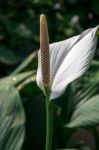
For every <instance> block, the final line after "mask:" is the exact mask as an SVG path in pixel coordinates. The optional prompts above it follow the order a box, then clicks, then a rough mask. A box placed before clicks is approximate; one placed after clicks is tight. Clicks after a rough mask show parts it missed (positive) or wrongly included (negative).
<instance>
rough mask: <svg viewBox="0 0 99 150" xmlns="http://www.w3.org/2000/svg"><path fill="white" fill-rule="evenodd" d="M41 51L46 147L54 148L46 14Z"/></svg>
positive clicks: (42, 30)
mask: <svg viewBox="0 0 99 150" xmlns="http://www.w3.org/2000/svg"><path fill="white" fill-rule="evenodd" d="M40 52H41V75H42V83H43V88H44V89H43V91H44V94H45V97H46V148H45V150H51V149H52V128H53V127H52V124H53V110H52V109H53V108H52V107H53V106H52V103H51V101H50V55H49V36H48V28H47V21H46V17H45V15H41V16H40Z"/></svg>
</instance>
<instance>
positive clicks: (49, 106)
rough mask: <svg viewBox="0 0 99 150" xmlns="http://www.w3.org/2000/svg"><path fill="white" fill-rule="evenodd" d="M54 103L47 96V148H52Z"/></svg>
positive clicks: (50, 149)
mask: <svg viewBox="0 0 99 150" xmlns="http://www.w3.org/2000/svg"><path fill="white" fill-rule="evenodd" d="M52 135H53V105H52V102H51V101H50V100H49V98H47V97H46V150H52Z"/></svg>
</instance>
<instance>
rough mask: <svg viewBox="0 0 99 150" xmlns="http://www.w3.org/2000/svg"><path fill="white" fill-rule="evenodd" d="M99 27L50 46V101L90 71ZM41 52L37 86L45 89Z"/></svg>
mask: <svg viewBox="0 0 99 150" xmlns="http://www.w3.org/2000/svg"><path fill="white" fill-rule="evenodd" d="M97 30H98V26H97V27H95V28H91V29H88V30H86V31H84V32H82V33H81V34H80V35H78V36H74V37H72V38H69V39H67V40H64V41H61V42H56V43H53V44H50V86H51V94H50V99H55V98H57V97H59V96H60V95H62V94H63V93H64V91H65V89H66V87H67V85H68V84H69V83H70V82H72V81H73V80H75V79H76V78H78V77H80V76H81V75H83V74H84V73H85V71H86V70H87V69H88V67H89V65H90V63H91V61H92V58H93V56H94V52H95V49H96V44H97V35H96V32H97ZM40 55H41V54H40V51H39V52H38V70H37V84H38V86H39V87H40V88H41V89H43V83H42V76H41V63H40V61H41V60H40V57H41V56H40Z"/></svg>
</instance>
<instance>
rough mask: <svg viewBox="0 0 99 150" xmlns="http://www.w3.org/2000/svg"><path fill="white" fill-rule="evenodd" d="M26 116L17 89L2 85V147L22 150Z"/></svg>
mask: <svg viewBox="0 0 99 150" xmlns="http://www.w3.org/2000/svg"><path fill="white" fill-rule="evenodd" d="M24 124H25V116H24V111H23V107H22V104H21V100H20V96H19V93H18V92H17V90H16V89H15V88H14V87H12V86H10V87H9V86H8V87H6V88H5V87H4V86H3V87H0V149H1V150H20V149H21V146H22V144H23V140H24V133H25V127H24Z"/></svg>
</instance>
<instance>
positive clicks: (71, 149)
mask: <svg viewBox="0 0 99 150" xmlns="http://www.w3.org/2000/svg"><path fill="white" fill-rule="evenodd" d="M56 150H77V149H56Z"/></svg>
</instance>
